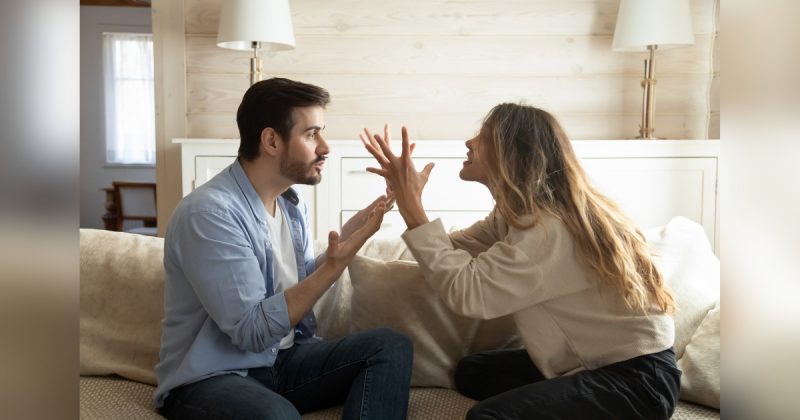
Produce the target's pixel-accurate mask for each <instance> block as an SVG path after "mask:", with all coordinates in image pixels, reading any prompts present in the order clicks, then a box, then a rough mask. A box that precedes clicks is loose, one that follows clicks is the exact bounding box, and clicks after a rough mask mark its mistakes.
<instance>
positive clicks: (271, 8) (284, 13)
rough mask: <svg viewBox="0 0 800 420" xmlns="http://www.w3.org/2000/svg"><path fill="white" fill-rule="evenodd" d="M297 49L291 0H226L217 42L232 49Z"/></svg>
mask: <svg viewBox="0 0 800 420" xmlns="http://www.w3.org/2000/svg"><path fill="white" fill-rule="evenodd" d="M253 42H260V43H261V44H260V49H271V50H275V51H279V50H291V49H294V45H295V42H294V30H293V29H292V13H291V12H290V11H289V0H222V11H221V13H220V18H219V30H218V31H217V46H218V47H222V48H229V49H232V50H243V51H253V44H252V43H253Z"/></svg>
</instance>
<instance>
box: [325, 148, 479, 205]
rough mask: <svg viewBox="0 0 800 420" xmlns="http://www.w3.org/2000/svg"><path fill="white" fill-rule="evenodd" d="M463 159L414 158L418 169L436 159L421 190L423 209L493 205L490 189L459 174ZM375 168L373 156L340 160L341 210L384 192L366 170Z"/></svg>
mask: <svg viewBox="0 0 800 420" xmlns="http://www.w3.org/2000/svg"><path fill="white" fill-rule="evenodd" d="M463 161H464V159H463V158H425V157H419V158H415V159H414V164H415V165H416V167H417V169H422V168H423V167H424V166H425V164H427V163H428V162H435V163H436V166H435V167H434V168H433V172H431V177H430V179H429V180H428V185H427V186H426V187H425V191H424V192H423V193H422V204H423V206H425V209H426V210H439V211H454V210H455V211H477V210H491V209H492V207H493V206H494V202H493V201H492V195H491V194H490V193H489V190H488V189H486V187H484V186H483V185H481V184H478V183H477V182H466V181H463V180H461V178H459V177H458V173H459V171H460V170H461V167H462V162H463ZM370 166H371V167H378V164H377V162H375V159H372V158H343V159H342V174H341V176H342V177H341V182H342V186H341V187H342V210H360V209H362V208H364V207H366V206H367V205H368V204H369V203H371V202H372V200H374V199H375V197H377V196H379V195H381V194H383V193H384V192H385V191H386V184H385V182H384V181H383V178H381V177H380V176H378V175H375V174H372V173H369V172H367V171H366V168H367V167H370Z"/></svg>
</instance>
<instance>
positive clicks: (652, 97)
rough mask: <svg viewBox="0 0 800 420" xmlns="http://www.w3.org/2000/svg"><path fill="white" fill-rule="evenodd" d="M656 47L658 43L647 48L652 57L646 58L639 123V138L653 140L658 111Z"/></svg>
mask: <svg viewBox="0 0 800 420" xmlns="http://www.w3.org/2000/svg"><path fill="white" fill-rule="evenodd" d="M656 49H658V46H657V45H648V46H647V50H648V51H650V57H649V58H648V59H647V60H644V79H643V80H642V83H641V85H642V123H641V125H639V137H636V138H637V139H646V140H652V139H655V138H656V137H655V136H654V135H653V133H654V132H655V127H653V117H654V116H655V113H656V77H655V67H656Z"/></svg>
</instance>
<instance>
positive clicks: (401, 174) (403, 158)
mask: <svg viewBox="0 0 800 420" xmlns="http://www.w3.org/2000/svg"><path fill="white" fill-rule="evenodd" d="M383 131H384V135H383V136H382V137H381V135H379V134H375V135H373V134H372V133H370V131H369V130H368V129H366V128H365V129H364V133H362V134H360V135H359V137H360V138H361V142H362V143H363V144H364V147H365V148H366V149H367V151H368V152H369V153H370V154H371V155H372V156H373V157H375V160H376V161H377V162H378V164H379V165H380V168H373V167H369V168H367V171H368V172H372V173H374V174H378V175H380V176H382V177H383V178H384V179H385V180H386V184H387V189H388V190H390V191H391V192H392V193H393V194H394V197H395V200H396V202H397V207H398V208H399V210H400V215H401V216H403V219H404V220H405V222H406V225H407V226H408V227H409V228H414V227H416V226H419V225H420V224H424V223H427V222H428V218H427V216H426V215H425V209H424V208H423V207H422V191H423V190H424V188H425V184H427V182H428V177H429V176H430V174H431V171H432V170H433V165H434V164H433V162H431V163H428V164H427V165H425V167H424V168H423V169H422V171H417V169H416V168H415V167H414V162H413V161H412V160H411V154H412V152H413V150H414V144H411V143H410V142H409V141H408V129H406V127H403V128H402V130H401V132H402V138H403V140H402V150H401V153H400V156H397V155H395V154H394V153H393V152H392V150H391V147H390V143H391V133H390V131H389V124H386V125H384V128H383Z"/></svg>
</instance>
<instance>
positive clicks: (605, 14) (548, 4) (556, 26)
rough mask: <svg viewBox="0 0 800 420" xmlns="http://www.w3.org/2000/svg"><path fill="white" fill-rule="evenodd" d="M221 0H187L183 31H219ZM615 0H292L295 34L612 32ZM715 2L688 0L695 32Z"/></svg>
mask: <svg viewBox="0 0 800 420" xmlns="http://www.w3.org/2000/svg"><path fill="white" fill-rule="evenodd" d="M221 3H222V0H186V11H187V13H186V32H187V33H189V34H213V35H216V33H217V22H218V21H219V10H220V4H221ZM618 5H619V2H618V1H614V0H597V1H591V0H503V1H497V0H455V1H453V0H404V1H364V0H332V1H331V0H328V1H326V0H292V1H291V3H290V7H291V9H292V23H293V24H294V28H295V33H297V34H303V35H307V34H316V35H325V36H329V35H337V34H338V35H407V34H415V35H468V36H474V35H481V36H483V35H498V34H503V35H521V36H528V35H562V34H570V35H612V34H613V33H614V27H615V24H616V19H617V8H618ZM712 8H713V1H705V0H703V1H697V0H695V1H692V15H693V20H692V23H693V25H694V32H695V33H698V34H710V33H713V31H714V30H713V26H712V21H711V20H709V19H707V17H708V16H709V14H710V13H711V10H712Z"/></svg>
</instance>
